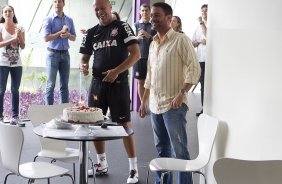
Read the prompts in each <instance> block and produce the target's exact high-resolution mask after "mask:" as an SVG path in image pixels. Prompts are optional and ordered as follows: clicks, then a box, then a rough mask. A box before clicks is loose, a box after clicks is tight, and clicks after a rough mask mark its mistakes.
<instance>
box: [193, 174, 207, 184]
mask: <svg viewBox="0 0 282 184" xmlns="http://www.w3.org/2000/svg"><path fill="white" fill-rule="evenodd" d="M194 173H197V174H200V175H202V176H203V177H204V179H205V184H207V178H206V176H205V174H204V173H202V172H201V171H194Z"/></svg>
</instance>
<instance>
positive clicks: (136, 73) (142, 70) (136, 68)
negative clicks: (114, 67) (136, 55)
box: [133, 58, 148, 80]
mask: <svg viewBox="0 0 282 184" xmlns="http://www.w3.org/2000/svg"><path fill="white" fill-rule="evenodd" d="M147 61H148V59H147V58H141V59H139V60H138V61H137V62H136V63H135V64H134V65H133V77H134V78H135V79H139V80H145V79H146V75H147Z"/></svg>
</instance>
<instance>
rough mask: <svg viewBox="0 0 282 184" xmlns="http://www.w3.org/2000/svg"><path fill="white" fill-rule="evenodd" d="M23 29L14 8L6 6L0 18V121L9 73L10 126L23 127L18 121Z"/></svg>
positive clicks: (0, 119)
mask: <svg viewBox="0 0 282 184" xmlns="http://www.w3.org/2000/svg"><path fill="white" fill-rule="evenodd" d="M24 32H25V29H24V28H23V27H22V26H19V25H18V20H17V18H16V15H15V11H14V8H13V7H12V6H10V5H6V6H4V7H3V9H2V16H1V18H0V121H2V122H3V121H4V120H3V119H4V117H3V110H4V109H3V108H4V107H3V106H4V95H5V91H6V85H7V81H8V76H9V73H10V75H11V93H12V118H11V120H10V124H11V125H18V126H21V127H23V126H25V123H23V122H21V121H20V119H19V98H20V95H19V88H20V84H21V78H22V61H21V56H20V49H24V48H25V33H24Z"/></svg>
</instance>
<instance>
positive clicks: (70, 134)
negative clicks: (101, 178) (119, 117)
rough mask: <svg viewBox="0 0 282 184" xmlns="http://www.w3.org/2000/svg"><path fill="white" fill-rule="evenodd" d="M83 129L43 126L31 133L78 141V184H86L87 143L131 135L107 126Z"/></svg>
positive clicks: (122, 128) (118, 127) (129, 131)
mask: <svg viewBox="0 0 282 184" xmlns="http://www.w3.org/2000/svg"><path fill="white" fill-rule="evenodd" d="M82 126H84V125H82ZM78 128H79V129H80V131H77V130H78ZM84 128H86V129H85V131H84V130H83V128H82V129H81V125H73V126H72V128H70V129H55V128H46V127H44V126H37V127H35V128H34V129H33V132H34V133H35V134H36V135H38V136H41V137H44V138H50V139H58V140H66V141H79V149H80V156H79V179H78V183H79V184H87V183H88V172H87V170H88V167H87V166H88V141H105V140H115V139H121V138H124V137H126V136H129V135H132V134H133V130H132V129H130V128H126V129H125V128H124V127H123V126H109V125H108V126H107V128H101V126H87V127H84ZM94 177H95V173H94ZM94 183H95V178H94Z"/></svg>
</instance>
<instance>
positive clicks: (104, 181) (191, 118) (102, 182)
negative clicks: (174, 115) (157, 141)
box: [0, 93, 200, 184]
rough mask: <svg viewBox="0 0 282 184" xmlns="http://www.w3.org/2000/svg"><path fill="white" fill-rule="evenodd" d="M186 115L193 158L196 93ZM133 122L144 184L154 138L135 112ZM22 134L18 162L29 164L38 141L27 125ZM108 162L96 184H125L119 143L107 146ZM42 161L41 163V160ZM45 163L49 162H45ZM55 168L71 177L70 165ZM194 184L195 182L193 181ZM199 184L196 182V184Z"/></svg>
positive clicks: (16, 181) (15, 183) (1, 173)
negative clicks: (64, 170) (107, 172)
mask: <svg viewBox="0 0 282 184" xmlns="http://www.w3.org/2000/svg"><path fill="white" fill-rule="evenodd" d="M189 108H190V110H189V112H188V114H187V119H188V126H187V130H188V141H189V151H190V155H191V158H192V159H193V158H195V157H196V155H197V153H198V143H197V130H196V121H197V118H196V116H195V113H196V112H198V111H200V95H199V93H190V94H189ZM132 122H133V126H134V130H135V135H136V145H137V153H138V169H139V175H140V182H139V184H145V183H146V172H147V168H148V163H149V161H150V160H151V159H152V158H154V157H155V148H154V145H153V135H152V130H151V124H150V119H149V117H146V118H145V119H141V118H140V117H139V116H138V114H137V113H136V112H132ZM23 130H24V134H25V143H24V147H23V153H22V158H21V162H23V163H24V162H28V161H32V160H33V157H34V156H35V155H36V153H37V152H38V151H39V150H40V146H39V140H38V137H37V136H36V135H35V134H34V133H33V132H32V126H31V123H30V122H27V126H26V127H25V128H23ZM69 144H70V146H72V147H78V144H77V143H75V142H70V143H69ZM106 148H107V158H108V162H109V166H110V170H109V174H108V175H107V176H104V177H99V178H97V180H96V182H97V184H123V183H126V178H127V176H128V160H127V157H126V153H125V150H124V148H123V144H122V140H115V141H108V142H107V145H106ZM90 149H91V150H90V151H91V155H90V156H91V157H92V158H93V159H94V160H96V158H95V157H96V156H95V154H94V153H95V151H94V150H93V146H92V144H90ZM40 160H44V159H40ZM45 161H48V160H46V159H45ZM57 164H58V165H61V166H63V167H66V168H68V169H69V170H70V171H71V173H72V165H71V164H65V163H61V162H58V163H57ZM6 173H7V170H5V169H4V168H3V166H2V164H1V162H0V183H4V177H5V174H6ZM152 178H153V176H152V174H151V177H150V183H153V182H152V181H153V179H152ZM196 181H197V178H196ZM23 183H27V180H26V179H22V178H21V177H16V176H10V177H9V180H8V184H23ZM37 183H38V184H45V183H47V181H46V180H38V181H35V184H37ZM51 183H55V184H66V183H71V182H70V180H69V178H60V177H59V178H54V179H51ZM89 183H93V179H92V178H90V179H89ZM196 183H198V182H196Z"/></svg>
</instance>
